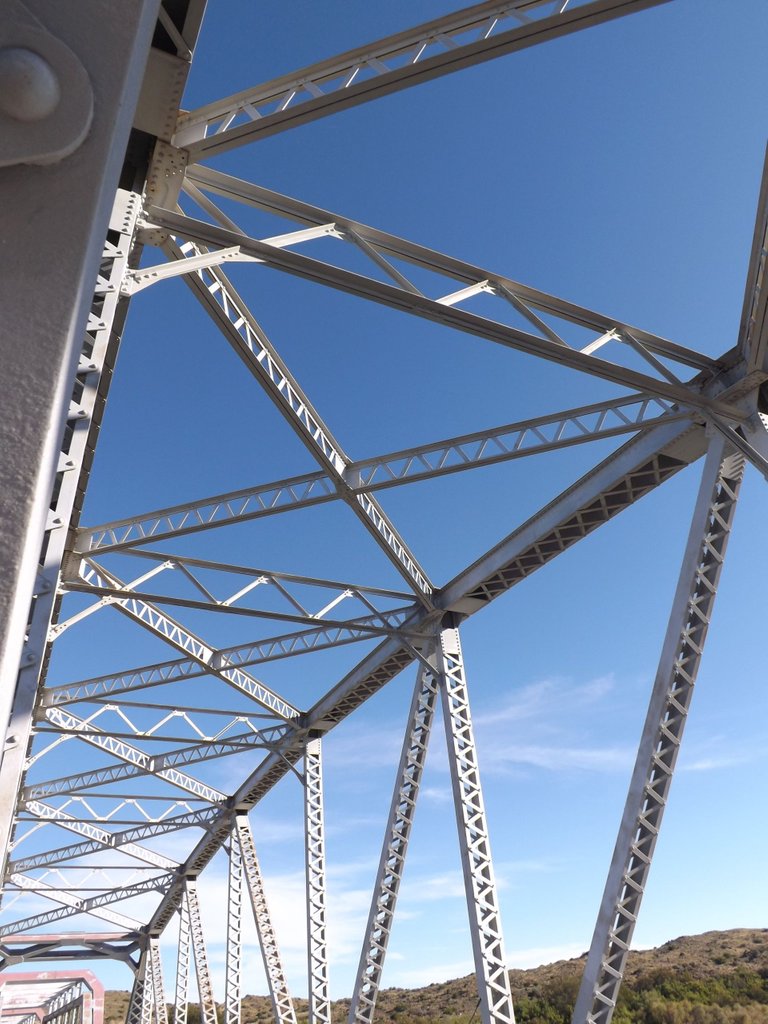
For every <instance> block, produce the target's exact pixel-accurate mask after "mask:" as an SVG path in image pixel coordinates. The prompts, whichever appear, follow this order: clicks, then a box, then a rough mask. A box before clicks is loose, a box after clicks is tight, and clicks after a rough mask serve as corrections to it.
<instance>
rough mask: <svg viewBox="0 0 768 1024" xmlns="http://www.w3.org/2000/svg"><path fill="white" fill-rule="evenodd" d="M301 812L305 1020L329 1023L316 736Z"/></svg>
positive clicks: (311, 745)
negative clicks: (304, 872)
mask: <svg viewBox="0 0 768 1024" xmlns="http://www.w3.org/2000/svg"><path fill="white" fill-rule="evenodd" d="M304 814H305V843H306V846H305V849H306V870H307V960H308V970H309V979H308V981H309V986H308V987H309V1024H330V1021H331V1003H330V998H329V995H328V933H327V928H326V921H325V908H326V891H325V820H324V814H323V762H322V744H321V740H320V738H319V737H315V738H314V739H310V740H309V741H308V742H307V745H306V749H305V753H304Z"/></svg>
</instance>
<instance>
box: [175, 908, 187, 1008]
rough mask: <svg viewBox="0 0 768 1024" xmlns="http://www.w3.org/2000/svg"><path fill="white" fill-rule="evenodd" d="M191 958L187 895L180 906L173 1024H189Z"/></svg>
mask: <svg viewBox="0 0 768 1024" xmlns="http://www.w3.org/2000/svg"><path fill="white" fill-rule="evenodd" d="M189 956H190V933H189V904H188V902H187V896H186V893H185V894H184V895H183V896H182V899H181V903H180V905H179V944H178V947H177V954H176V992H175V995H174V1000H173V1024H187V1009H188V1003H189Z"/></svg>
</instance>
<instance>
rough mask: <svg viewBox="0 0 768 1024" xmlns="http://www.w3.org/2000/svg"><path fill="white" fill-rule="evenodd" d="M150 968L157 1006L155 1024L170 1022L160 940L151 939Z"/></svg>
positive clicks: (153, 998) (153, 993)
mask: <svg viewBox="0 0 768 1024" xmlns="http://www.w3.org/2000/svg"><path fill="white" fill-rule="evenodd" d="M149 969H150V972H151V974H152V1001H153V1003H154V1007H155V1013H154V1019H155V1024H168V1008H167V1006H166V1003H165V985H164V984H163V964H162V961H161V959H160V940H159V939H156V938H151V939H150V940H149Z"/></svg>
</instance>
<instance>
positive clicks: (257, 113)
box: [173, 0, 666, 161]
mask: <svg viewBox="0 0 768 1024" xmlns="http://www.w3.org/2000/svg"><path fill="white" fill-rule="evenodd" d="M664 2H666V0H592V2H585V0H571V3H570V4H567V5H566V3H563V2H562V0H558V2H555V0H506V2H504V3H499V2H498V0H492V2H488V3H481V4H476V5H474V6H473V7H468V8H465V9H463V10H460V11H456V12H453V13H451V14H448V15H445V16H444V17H442V18H438V19H435V20H434V21H429V22H426V23H425V24H422V25H419V26H417V27H415V28H412V29H409V30H407V31H405V32H399V33H397V34H396V35H392V36H387V37H386V38H384V39H379V40H378V41H376V42H371V43H368V44H366V45H365V46H362V47H358V48H357V49H354V50H349V51H347V52H346V53H343V54H341V55H339V56H337V57H332V58H331V59H330V60H325V61H322V62H320V63H318V64H314V65H312V66H310V67H307V68H302V70H301V71H298V72H295V73H293V74H289V75H284V76H282V77H281V78H277V79H274V80H273V81H271V82H267V83H265V84H264V85H261V86H257V87H256V88H254V89H249V90H246V91H244V92H240V93H237V94H236V95H234V96H228V97H227V98H226V99H222V100H219V101H217V102H215V103H210V104H208V105H206V106H204V107H200V108H199V109H198V110H194V111H190V112H187V113H182V114H181V115H180V116H179V119H178V121H177V125H176V133H175V135H174V138H173V142H174V145H176V146H181V147H183V148H185V149H186V150H187V151H188V152H189V155H190V160H191V161H195V160H201V159H204V158H206V157H208V156H212V155H214V154H215V153H221V152H224V151H225V150H228V149H232V148H233V147H235V146H241V145H243V144H244V143H247V142H250V141H251V140H253V139H255V138H258V137H264V136H266V135H272V134H274V133H275V132H279V131H285V130H286V129H287V128H292V127H295V126H297V125H300V124H306V123H307V122H308V121H313V120H316V119H317V118H319V117H325V116H327V115H328V114H333V113H337V112H338V111H340V110H345V109H348V108H349V107H352V106H356V105H357V104H359V103H364V102H366V101H367V100H371V99H376V98H378V97H379V96H385V95H387V94H389V93H393V92H396V91H399V90H401V89H405V88H407V87H409V86H412V85H418V84H419V83H421V82H425V81H429V80H430V79H433V78H437V77H438V76H441V75H445V74H449V73H450V72H452V71H458V70H461V69H462V68H467V67H471V66H472V65H474V64H479V63H481V62H483V61H488V60H492V59H493V58H494V57H500V56H503V55H505V54H508V53H513V52H514V51H515V50H521V49H523V48H525V47H529V46H534V45H535V44H537V43H542V42H546V41H548V40H550V39H556V38H558V37H559V36H563V35H566V34H568V33H571V32H577V31H579V30H580V29H583V28H588V27H590V26H592V25H597V24H599V23H600V22H604V21H608V20H610V19H612V18H618V17H621V16H622V15H624V14H631V13H632V12H634V11H639V10H643V9H645V8H647V7H653V6H656V5H657V4H659V3H664ZM510 26H511V27H510ZM467 36H469V37H470V38H467Z"/></svg>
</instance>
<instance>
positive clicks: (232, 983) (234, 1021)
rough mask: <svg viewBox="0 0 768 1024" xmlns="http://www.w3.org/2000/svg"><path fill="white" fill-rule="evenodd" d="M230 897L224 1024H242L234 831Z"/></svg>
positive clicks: (239, 871) (239, 886)
mask: <svg viewBox="0 0 768 1024" xmlns="http://www.w3.org/2000/svg"><path fill="white" fill-rule="evenodd" d="M228 894H229V899H228V903H227V972H226V979H225V987H224V1015H225V1016H224V1020H225V1024H240V1017H241V1012H240V1010H241V996H242V988H241V981H242V961H243V858H242V856H241V853H240V844H239V843H238V841H237V838H236V836H235V832H234V829H233V831H232V835H231V837H230V840H229V887H228Z"/></svg>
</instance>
